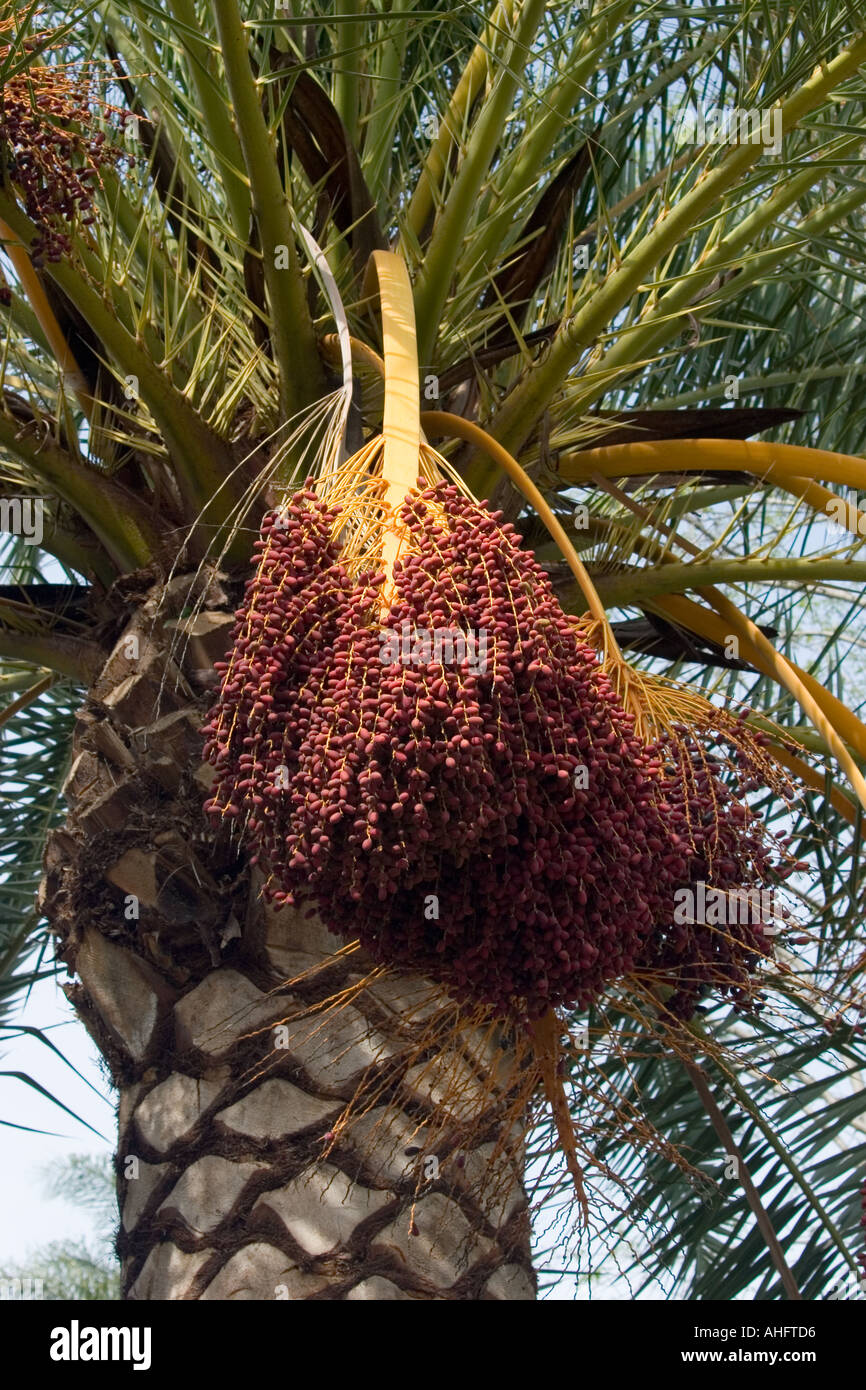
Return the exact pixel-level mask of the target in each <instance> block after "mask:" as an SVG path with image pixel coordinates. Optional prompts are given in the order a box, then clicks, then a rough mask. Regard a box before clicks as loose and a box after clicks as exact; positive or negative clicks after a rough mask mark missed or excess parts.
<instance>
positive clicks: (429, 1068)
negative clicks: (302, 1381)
mask: <svg viewBox="0 0 866 1390" xmlns="http://www.w3.org/2000/svg"><path fill="white" fill-rule="evenodd" d="M193 592H197V593H198V597H199V599H200V601H201V604H202V605H203V606H201V608H200V610H199V611H198V612H197V613H196V615H195V616H194V617H192V618H189V617H185V616H183V614H184V613H186V612H188V610H187V609H185V608H184V604H186V603H188V602H189V601H190V596H191V593H193ZM227 606H228V600H227V597H226V595H225V593H224V592H223V591H222V589H221V587H220V586H219V585H218V584H217V583H216V582H215V581H209V583H208V585H207V587H206V589H205V590H204V591H202V590H201V586H199V589H198V590H197V591H194V590H193V588H192V582H191V580H190V579H189V577H185V578H181V579H177V580H175V581H173V583H172V584H171V585H169V586H168V588H167V589H165V588H160V587H156V588H154V589H152V590H151V591H150V592H149V593H147V594H146V595H145V596H144V598H143V601H141V602H140V606H139V607H138V608H137V610H136V611H135V613H134V615H133V617H132V619H131V621H130V622H129V624H128V625H127V626H126V628H125V629H124V631H123V633H122V635H121V636H120V638H119V640H118V641H117V643H116V645H115V648H114V650H113V652H112V654H111V656H110V657H109V659H108V661H107V662H106V665H105V667H104V668H103V670H102V672H101V674H100V676H99V677H98V679H97V681H96V682H95V684H94V686H93V688H92V689H91V691H90V692H89V694H88V698H87V702H86V704H85V706H84V708H83V709H82V710H81V711H80V713H79V716H78V722H77V730H76V737H75V744H74V750H73V762H72V766H71V769H70V772H69V776H68V778H67V781H66V787H65V790H66V796H67V801H68V808H69V810H68V818H67V821H66V824H65V826H64V828H63V829H62V830H60V831H58V832H57V833H56V834H55V835H54V836H53V837H52V839H51V840H50V842H49V846H48V849H47V853H46V875H45V879H44V881H43V888H42V902H43V906H44V910H45V912H46V914H47V915H48V917H49V919H50V920H51V923H52V927H53V930H54V932H55V933H56V936H57V938H58V952H59V955H60V957H61V959H62V960H63V961H64V962H65V963H66V965H67V968H68V969H69V971H70V973H73V974H74V975H75V976H76V977H77V978H76V980H75V982H74V983H72V984H70V985H68V986H67V987H66V989H67V993H68V995H69V997H70V999H71V1000H72V1002H73V1003H74V1005H75V1007H76V1009H77V1010H78V1012H79V1014H80V1016H81V1017H82V1019H83V1020H84V1022H85V1024H86V1026H87V1028H88V1030H89V1031H90V1033H91V1035H92V1036H93V1038H94V1039H95V1041H96V1043H97V1045H98V1047H99V1049H100V1051H101V1053H102V1055H103V1056H104V1058H105V1059H106V1062H107V1064H108V1066H109V1068H110V1071H111V1074H112V1077H113V1080H114V1082H115V1084H116V1086H117V1087H118V1090H119V1093H120V1101H119V1108H118V1128H119V1139H118V1153H117V1186H118V1202H119V1207H120V1230H119V1235H118V1253H119V1255H120V1257H121V1260H122V1267H123V1294H124V1297H126V1298H129V1299H148V1300H153V1299H199V1298H201V1299H226V1298H241V1299H293V1300H294V1299H304V1298H337V1299H343V1298H345V1299H391V1298H393V1299H403V1298H421V1299H532V1298H534V1297H535V1279H534V1275H533V1272H532V1267H531V1263H530V1256H529V1220H528V1212H527V1202H526V1196H525V1192H524V1188H523V1183H522V1171H521V1154H522V1142H521V1137H520V1136H516V1137H515V1136H513V1133H512V1131H511V1130H510V1129H509V1130H507V1131H506V1130H505V1128H504V1127H503V1126H500V1131H499V1132H497V1129H496V1123H495V1120H494V1121H493V1122H492V1125H491V1124H488V1126H487V1127H486V1129H485V1128H484V1127H479V1126H473V1127H472V1133H471V1135H470V1136H469V1138H468V1139H466V1138H465V1137H464V1139H462V1140H461V1150H460V1151H459V1152H458V1151H457V1150H456V1149H455V1146H454V1145H453V1144H452V1145H451V1146H450V1148H448V1146H447V1145H446V1148H448V1154H447V1155H446V1153H445V1151H444V1150H443V1149H442V1145H441V1143H440V1142H439V1140H440V1139H441V1136H442V1135H443V1134H444V1133H446V1132H448V1125H449V1124H450V1123H451V1121H452V1119H453V1122H454V1123H453V1125H452V1132H453V1134H455V1135H456V1134H460V1133H463V1134H464V1135H465V1133H466V1129H465V1126H464V1129H463V1131H461V1130H460V1124H459V1120H460V1115H459V1110H460V1105H459V1104H457V1103H455V1101H454V1100H453V1099H451V1100H448V1102H447V1103H448V1105H449V1106H450V1107H451V1111H452V1112H453V1114H452V1113H451V1112H449V1113H445V1112H444V1111H443V1104H442V1094H443V1092H442V1088H441V1087H440V1088H439V1089H438V1090H437V1083H436V1064H437V1059H436V1058H433V1060H432V1062H431V1061H430V1059H429V1058H428V1059H427V1060H426V1061H422V1062H420V1063H419V1060H418V1059H419V1056H420V1055H421V1054H420V1053H419V1051H418V1048H417V1046H416V1047H414V1050H413V1047H412V1046H409V1045H408V1043H411V1040H412V1038H413V1036H415V1034H417V1030H418V1027H419V1022H418V1021H419V1020H420V1019H423V1018H424V1017H425V1016H429V1014H430V1012H431V1010H432V1011H433V1012H434V1013H435V1012H436V1010H437V1008H438V1009H441V1007H442V1003H443V1001H442V999H441V997H440V996H438V995H437V993H436V991H435V990H434V989H433V988H432V987H431V986H430V985H429V983H427V982H425V981H423V980H421V979H418V978H416V977H412V976H406V975H404V976H394V975H384V976H381V977H379V978H376V979H374V980H373V981H372V982H369V983H367V984H366V985H364V982H365V980H366V979H367V976H368V974H369V969H370V962H369V961H365V960H364V958H363V957H362V954H361V953H360V952H354V953H352V952H349V953H343V954H342V955H340V956H339V957H337V958H335V959H333V960H330V958H331V956H332V952H333V951H334V949H335V946H336V942H335V940H334V938H332V937H330V936H329V934H328V933H327V931H326V930H325V928H324V927H323V926H322V924H321V923H319V922H318V921H317V920H315V919H313V920H310V919H309V918H307V917H305V916H302V915H301V914H300V913H294V912H291V911H288V910H286V909H283V910H282V911H279V912H278V911H275V910H273V909H271V908H269V907H267V906H265V905H264V904H263V902H262V900H261V898H260V893H259V889H260V884H259V882H258V881H257V880H256V878H255V875H254V874H253V873H251V872H250V869H249V866H247V865H246V864H245V862H244V860H243V857H242V856H239V855H238V853H237V848H236V846H235V845H233V844H232V843H231V842H230V841H229V840H228V839H225V840H223V838H222V837H221V836H219V835H217V836H215V835H213V834H212V833H211V832H210V831H209V829H208V827H207V826H206V823H205V820H204V817H203V814H202V811H201V802H202V800H203V798H204V794H205V789H206V787H207V785H208V781H209V771H210V770H209V769H207V768H205V767H203V765H202V763H201V756H200V748H201V738H200V735H199V732H198V729H199V725H200V724H201V722H202V719H203V715H204V713H205V712H206V709H207V707H208V705H209V703H210V700H211V695H212V691H211V690H209V689H208V688H207V684H208V677H207V675H206V673H207V672H209V671H210V669H211V667H212V663H213V661H214V659H216V658H217V657H219V656H220V655H221V654H222V650H223V648H224V646H225V643H226V640H227V637H228V633H229V631H230V627H231V623H232V618H231V616H230V613H229V612H227V611H226V610H227ZM324 961H330V963H329V964H327V965H325V966H324V967H323V966H322V962H324ZM299 976H300V977H301V978H300V979H299V978H298V977H299ZM288 980H291V981H292V982H293V983H292V985H291V988H288V987H287V986H286V984H285V982H286V981H288ZM359 986H364V987H362V988H360V989H359ZM340 991H348V994H347V996H346V998H347V1000H349V1002H345V1003H344V1004H343V1005H342V1006H341V1007H339V1008H337V1007H330V1008H326V1009H324V1010H323V1009H322V1008H321V1007H320V1006H321V1004H322V1001H323V1000H327V999H330V998H332V997H333V996H334V995H335V994H336V993H338V992H340ZM317 1006H319V1007H317ZM501 1055H502V1054H501V1052H500V1053H499V1058H500V1059H501ZM479 1058H480V1059H481V1060H480V1061H479ZM440 1060H441V1059H440ZM460 1062H461V1066H462V1067H463V1070H464V1071H466V1070H467V1068H468V1069H469V1072H470V1073H471V1069H472V1067H473V1066H474V1067H475V1069H476V1078H475V1080H474V1081H473V1078H472V1076H471V1075H470V1078H469V1082H468V1083H467V1085H468V1086H469V1087H470V1088H471V1086H472V1085H476V1083H477V1081H478V1077H479V1076H480V1075H481V1073H482V1072H483V1071H484V1070H485V1069H486V1068H488V1067H491V1068H492V1067H495V1066H496V1065H497V1058H496V1056H495V1055H494V1056H492V1057H489V1056H487V1055H486V1053H485V1052H484V1047H483V1046H481V1047H480V1048H479V1050H478V1052H477V1053H476V1054H475V1055H474V1057H469V1058H468V1059H467V1057H466V1055H465V1054H464V1055H463V1057H462V1058H461V1059H460ZM446 1089H447V1088H446ZM488 1090H489V1087H488ZM466 1093H467V1091H466V1086H464V1088H463V1092H462V1101H465V1097H466ZM353 1098H354V1100H353ZM462 1101H461V1103H462ZM350 1102H353V1105H354V1108H353V1110H352V1111H351V1113H350V1114H349V1115H348V1118H347V1116H346V1114H345V1113H344V1112H346V1107H347V1104H348V1103H350ZM341 1116H342V1119H341ZM433 1133H435V1134H436V1135H437V1136H439V1138H437V1141H436V1145H437V1148H436V1149H432V1150H431V1151H430V1152H428V1151H427V1150H425V1135H427V1134H433ZM429 1147H430V1146H429V1145H428V1148H429ZM440 1158H441V1160H442V1162H441V1165H440ZM448 1159H453V1160H454V1161H448ZM491 1175H492V1179H493V1180H491V1181H488V1179H490V1178H491ZM479 1177H483V1178H484V1181H483V1182H481V1181H479Z"/></svg>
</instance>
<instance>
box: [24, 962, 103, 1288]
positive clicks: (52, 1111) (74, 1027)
mask: <svg viewBox="0 0 866 1390" xmlns="http://www.w3.org/2000/svg"><path fill="white" fill-rule="evenodd" d="M65 978H66V976H65V974H64V975H62V976H60V977H58V978H57V979H55V980H44V981H42V982H41V983H39V984H38V985H36V986H35V987H34V989H33V990H32V992H31V994H30V997H29V1000H28V1001H27V1005H26V1010H25V1012H24V1018H25V1019H26V1022H27V1024H28V1026H31V1027H39V1028H42V1029H44V1030H46V1031H47V1034H48V1037H49V1038H50V1039H51V1041H52V1042H53V1043H54V1045H55V1046H56V1047H58V1048H59V1049H60V1051H61V1052H62V1053H63V1055H64V1057H65V1058H66V1059H67V1060H68V1061H69V1062H71V1063H72V1065H73V1066H74V1067H76V1068H77V1069H78V1071H80V1072H81V1074H82V1077H83V1078H85V1079H81V1078H80V1077H78V1076H76V1075H75V1074H74V1072H72V1071H71V1070H70V1069H69V1067H68V1066H66V1065H65V1064H64V1062H63V1061H62V1060H61V1059H60V1058H59V1057H56V1056H54V1054H53V1053H51V1052H50V1051H49V1050H48V1048H46V1047H44V1046H43V1045H41V1044H40V1043H39V1042H37V1041H36V1040H35V1039H34V1038H29V1037H22V1036H19V1037H17V1038H15V1039H14V1040H11V1041H7V1042H4V1045H3V1048H2V1051H0V1073H3V1072H7V1071H10V1070H15V1071H21V1072H26V1073H28V1074H29V1075H30V1076H32V1077H33V1078H34V1079H35V1080H37V1081H39V1082H40V1084H41V1085H43V1086H44V1087H45V1088H46V1089H47V1090H49V1091H51V1092H53V1093H54V1094H55V1095H58V1096H59V1097H61V1098H62V1100H63V1101H64V1103H65V1104H66V1105H68V1106H69V1108H70V1109H71V1110H73V1111H75V1113H76V1115H78V1116H79V1117H80V1120H76V1119H75V1118H73V1116H72V1115H67V1114H65V1113H64V1112H63V1111H62V1110H59V1109H58V1108H57V1106H56V1105H53V1104H52V1103H51V1102H50V1101H49V1100H47V1099H46V1098H45V1097H44V1096H41V1095H39V1094H38V1093H37V1092H36V1091H35V1090H33V1089H32V1088H31V1087H30V1086H27V1085H25V1084H24V1083H22V1082H21V1081H19V1080H16V1079H15V1078H13V1077H10V1076H3V1075H0V1120H5V1121H10V1120H13V1119H14V1121H15V1123H16V1124H20V1125H29V1126H31V1127H32V1128H34V1129H41V1130H47V1131H49V1133H47V1134H46V1133H42V1134H29V1133H27V1132H26V1131H24V1130H21V1129H11V1128H9V1127H8V1126H7V1125H3V1127H2V1129H0V1266H2V1264H3V1262H5V1261H6V1260H7V1259H14V1260H15V1261H16V1263H20V1262H22V1261H23V1260H24V1259H25V1258H26V1255H27V1253H28V1252H29V1251H30V1250H31V1249H33V1248H34V1247H37V1246H40V1245H44V1244H46V1243H47V1242H48V1241H53V1240H63V1239H77V1238H78V1237H82V1236H88V1235H92V1234H93V1233H94V1226H93V1220H92V1217H91V1215H90V1213H89V1212H86V1211H82V1210H81V1209H79V1208H77V1207H75V1206H74V1205H72V1204H71V1203H69V1202H64V1201H61V1200H59V1199H49V1198H47V1197H46V1196H45V1193H44V1191H43V1189H42V1174H43V1172H44V1170H45V1168H46V1167H48V1168H50V1166H51V1164H52V1162H53V1161H54V1160H56V1159H60V1158H63V1157H64V1156H65V1155H67V1154H72V1153H91V1154H97V1153H98V1154H103V1153H112V1152H113V1144H112V1137H111V1136H112V1132H113V1130H114V1126H115V1119H114V1101H113V1100H112V1099H111V1096H112V1094H113V1093H112V1091H111V1088H110V1087H109V1085H108V1084H107V1082H106V1081H105V1079H104V1076H103V1074H102V1070H101V1068H100V1066H99V1064H98V1061H97V1052H96V1048H95V1046H94V1045H93V1043H92V1042H91V1040H90V1037H89V1035H88V1034H87V1032H86V1031H85V1029H84V1028H83V1026H82V1025H81V1024H80V1023H79V1022H78V1021H77V1019H76V1017H75V1015H74V1013H73V1011H72V1008H71V1006H70V1005H69V1003H68V1002H67V999H66V996H65V995H64V994H63V992H62V990H61V988H60V985H61V983H62V982H63V980H65ZM20 1019H21V1013H20V1011H19V1013H18V1015H17V1020H18V1021H20ZM87 1082H89V1083H90V1086H88V1085H87V1084H86V1083H87ZM90 1087H95V1088H96V1092H94V1091H93V1090H92V1089H90ZM81 1121H86V1122H87V1123H88V1124H90V1125H92V1126H93V1127H94V1129H95V1130H97V1131H99V1133H98V1134H94V1133H93V1132H92V1131H91V1130H89V1129H87V1128H86V1125H85V1124H84V1123H81Z"/></svg>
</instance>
